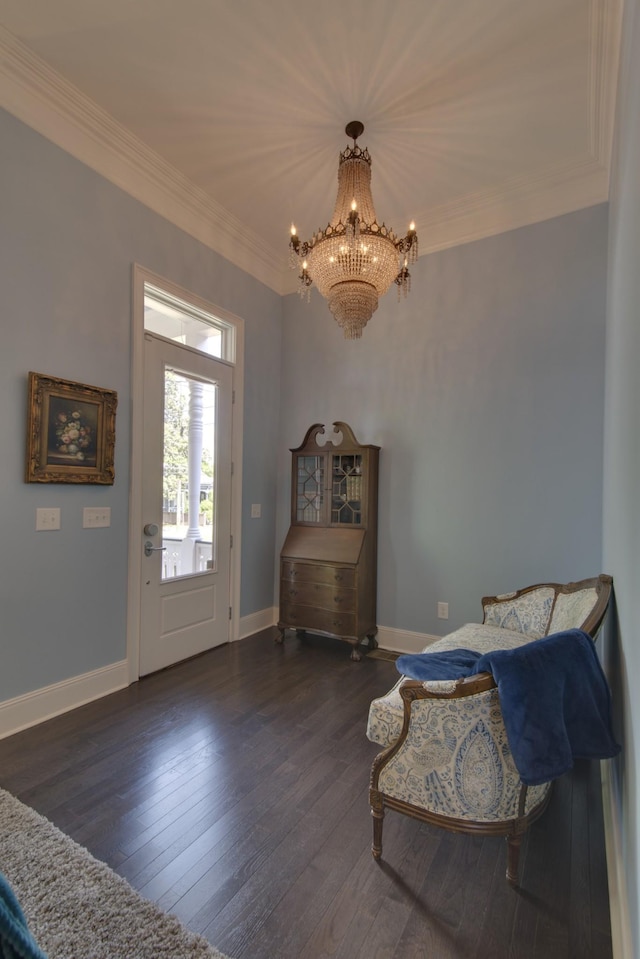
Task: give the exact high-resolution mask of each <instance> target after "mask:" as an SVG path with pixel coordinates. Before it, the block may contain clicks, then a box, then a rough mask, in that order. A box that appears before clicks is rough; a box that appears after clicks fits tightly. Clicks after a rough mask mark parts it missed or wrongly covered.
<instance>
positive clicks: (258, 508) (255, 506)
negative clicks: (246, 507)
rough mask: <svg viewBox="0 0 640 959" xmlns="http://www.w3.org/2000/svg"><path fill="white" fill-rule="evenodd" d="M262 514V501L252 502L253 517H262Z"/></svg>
mask: <svg viewBox="0 0 640 959" xmlns="http://www.w3.org/2000/svg"><path fill="white" fill-rule="evenodd" d="M261 516H262V504H261V503H252V504H251V519H260V517H261Z"/></svg>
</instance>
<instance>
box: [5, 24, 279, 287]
mask: <svg viewBox="0 0 640 959" xmlns="http://www.w3.org/2000/svg"><path fill="white" fill-rule="evenodd" d="M0 81H1V82H0V106H2V107H3V108H4V109H5V110H7V112H9V113H11V114H13V115H14V116H16V117H17V118H18V119H19V120H22V121H23V122H24V123H26V124H27V125H28V126H30V127H31V128H32V129H34V130H36V131H37V132H38V133H40V134H42V135H43V136H44V137H46V138H47V139H48V140H51V141H52V142H53V143H55V144H56V145H57V146H59V147H61V148H62V149H63V150H65V151H66V152H67V153H69V154H71V155H72V156H74V157H75V158H76V159H78V160H80V161H81V162H82V163H85V164H86V165H87V166H89V167H90V168H91V169H93V170H95V171H96V172H97V173H99V174H100V175H101V176H104V177H105V178H106V179H107V180H109V181H110V182H111V183H114V184H115V185H116V186H118V187H120V188H121V189H122V190H124V191H125V192H126V193H128V194H130V195H131V196H133V197H134V198H135V199H137V200H139V201H140V202H141V203H144V204H145V206H147V207H149V208H150V209H152V210H154V211H155V212H156V213H159V214H160V216H163V217H165V218H166V219H167V220H169V221H170V222H171V223H174V224H175V225H176V226H178V227H180V228H181V229H183V230H185V231H186V232H187V233H189V234H191V236H193V237H195V238H196V239H197V240H200V242H202V243H204V244H205V245H206V246H208V247H209V248H210V249H212V250H215V252H216V253H219V254H220V255H221V256H224V257H225V258H226V259H227V260H230V261H231V262H232V263H234V264H235V265H236V266H238V267H240V269H242V270H244V271H245V272H246V273H249V274H250V275H251V276H254V277H255V278H256V279H257V280H260V282H262V283H265V284H266V285H267V286H269V287H271V288H272V289H273V290H275V292H277V293H281V290H280V288H279V287H280V276H281V272H282V259H281V258H280V257H276V256H274V254H273V253H272V252H271V250H269V249H268V248H267V246H266V245H265V244H264V243H263V241H262V240H261V239H260V238H259V237H258V236H257V235H256V234H255V233H253V232H252V231H251V230H249V229H248V228H247V227H246V226H245V225H244V224H243V223H241V221H240V220H238V219H237V218H236V217H234V216H233V215H232V214H231V213H229V212H228V211H227V210H225V209H224V207H222V206H220V205H219V204H217V203H216V202H215V201H214V200H213V199H212V198H211V197H210V196H208V195H207V194H206V193H205V192H204V191H203V190H201V189H200V188H199V187H197V186H196V185H195V184H193V183H192V182H191V181H190V180H188V179H187V178H186V177H185V176H183V174H181V173H180V172H179V171H178V170H176V169H175V167H173V166H172V165H171V164H169V163H167V162H166V161H165V160H163V159H162V157H160V156H159V155H158V154H157V153H155V151H153V150H151V149H150V148H149V147H148V146H146V144H144V143H143V142H142V141H141V140H140V139H139V138H138V137H136V136H134V135H133V134H132V133H130V132H129V131H128V130H127V129H126V127H124V126H123V125H122V124H120V123H118V121H117V120H115V119H114V118H113V117H112V116H111V115H110V114H109V113H107V111H106V110H103V109H102V107H100V106H99V105H98V104H97V103H95V102H94V101H93V100H91V99H90V98H89V97H87V96H86V95H85V94H84V93H82V92H81V91H80V90H79V89H78V88H77V87H75V86H73V84H71V83H69V82H68V81H67V80H65V79H64V77H62V76H61V75H60V74H59V73H58V72H57V71H56V70H54V69H53V68H52V67H50V66H49V65H48V64H47V63H45V61H44V60H42V59H41V58H40V57H38V56H37V55H36V54H35V53H33V51H32V50H30V49H29V48H28V47H27V46H25V45H24V44H23V43H21V42H20V41H19V40H18V39H17V38H16V37H15V36H14V35H13V34H12V33H10V32H9V31H8V30H6V29H5V28H4V27H2V26H0Z"/></svg>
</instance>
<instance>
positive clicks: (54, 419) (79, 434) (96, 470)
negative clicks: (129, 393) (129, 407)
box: [25, 373, 118, 486]
mask: <svg viewBox="0 0 640 959" xmlns="http://www.w3.org/2000/svg"><path fill="white" fill-rule="evenodd" d="M117 405H118V394H117V393H116V392H114V391H113V390H104V389H101V388H100V387H98V386H87V385H86V384H85V383H75V382H74V381H73V380H61V379H57V378H56V377H53V376H46V375H44V374H43V373H29V413H28V424H27V468H26V477H25V479H26V482H27V483H100V484H103V485H107V486H111V485H113V482H114V479H115V472H114V465H113V464H114V450H115V440H116V407H117Z"/></svg>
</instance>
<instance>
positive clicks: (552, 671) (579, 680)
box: [396, 629, 620, 786]
mask: <svg viewBox="0 0 640 959" xmlns="http://www.w3.org/2000/svg"><path fill="white" fill-rule="evenodd" d="M431 656H434V658H437V659H438V660H440V662H439V663H437V664H434V672H435V673H436V675H433V674H431V673H430V664H429V658H430V657H431ZM447 658H448V653H446V652H442V653H437V654H432V653H420V654H418V656H401V657H399V659H398V660H397V661H396V666H397V667H398V669H399V671H400V672H402V673H403V674H404V675H407V676H412V677H413V678H415V679H421V680H423V681H424V680H426V679H450V678H459V677H461V676H470V675H474V674H476V673H483V672H489V673H491V674H492V675H493V678H494V679H495V681H496V684H497V686H498V695H499V696H500V706H501V709H502V716H503V719H504V725H505V729H506V731H507V738H508V740H509V747H510V749H511V753H512V755H513V759H514V762H515V764H516V768H517V770H518V772H519V773H520V778H521V779H522V782H523V783H525V784H526V785H528V786H537V785H539V784H540V783H544V782H549V781H550V780H551V779H556V778H557V777H558V776H561V775H563V773H565V772H567V771H568V770H569V769H571V767H572V766H573V760H574V759H609V758H611V757H612V756H617V754H618V753H619V752H620V746H619V745H618V743H617V742H616V741H615V738H614V736H613V732H612V728H611V694H610V692H609V686H608V684H607V680H606V677H605V675H604V672H603V670H602V666H601V665H600V660H599V659H598V654H597V653H596V650H595V646H594V643H593V640H592V639H591V638H590V636H588V634H587V633H585V632H583V631H582V630H580V629H569V630H566V631H564V632H561V633H553V634H551V635H550V636H546V637H544V638H543V639H537V640H534V641H533V642H530V643H525V645H524V646H518V647H517V648H516V649H497V650H494V651H493V652H490V653H485V654H484V655H480V654H479V653H474V652H473V651H472V650H453V651H452V654H451V657H450V658H451V661H452V662H451V664H450V665H449V667H447V665H446V660H447ZM411 660H414V661H415V660H418V661H417V662H407V661H411ZM471 660H473V664H472V665H469V666H467V665H466V664H467V663H469V662H470V661H471ZM447 668H449V675H448V676H444V675H442V674H443V672H445V671H446V669H447ZM462 669H466V671H465V672H461V670H462ZM417 673H419V674H420V675H417ZM427 673H430V674H429V675H426V674H427Z"/></svg>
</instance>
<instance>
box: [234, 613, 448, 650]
mask: <svg viewBox="0 0 640 959" xmlns="http://www.w3.org/2000/svg"><path fill="white" fill-rule="evenodd" d="M277 622H278V608H277V606H272V607H267V609H261V610H259V611H258V612H257V613H251V614H250V615H249V616H243V617H242V618H241V619H240V635H239V636H238V639H246V638H247V636H253V634H254V633H259V632H260V630H261V629H269V627H270V626H275V625H276V623H277ZM376 639H377V640H378V645H379V646H380V647H381V648H382V649H388V650H389V651H390V652H392V653H421V652H422V650H423V649H424V648H425V646H430V645H431V643H435V642H436V640H438V639H441V637H440V636H431V635H429V633H412V632H411V631H410V630H408V629H393V628H392V627H390V626H378V632H377V634H376Z"/></svg>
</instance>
